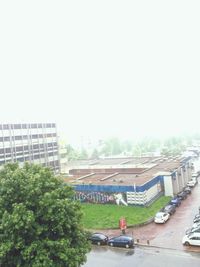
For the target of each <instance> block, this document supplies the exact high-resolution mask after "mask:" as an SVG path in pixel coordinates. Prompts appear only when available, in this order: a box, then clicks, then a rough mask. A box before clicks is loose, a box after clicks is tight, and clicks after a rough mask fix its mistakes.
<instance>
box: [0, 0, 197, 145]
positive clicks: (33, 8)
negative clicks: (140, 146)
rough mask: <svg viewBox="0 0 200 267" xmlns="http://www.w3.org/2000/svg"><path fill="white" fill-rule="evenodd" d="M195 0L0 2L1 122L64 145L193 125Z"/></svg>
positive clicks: (166, 131)
mask: <svg viewBox="0 0 200 267" xmlns="http://www.w3.org/2000/svg"><path fill="white" fill-rule="evenodd" d="M199 14H200V2H199V1H192V0H188V1H184V0H181V1H176V0H173V1H162V0H158V1H153V0H152V1H149V0H147V1H117V0H113V1H110V0H106V1H104V0H101V1H94V0H91V1H50V0H48V1H42V0H40V1H36V0H35V1H27V0H26V1H1V2H0V92H1V95H0V99H1V104H0V121H1V122H5V123H6V122H45V121H52V122H56V123H57V126H58V130H59V133H60V135H62V136H64V137H65V138H66V139H67V140H68V141H69V142H74V143H75V142H79V140H80V138H83V137H88V138H91V139H93V138H95V139H96V138H106V137H109V136H117V137H119V138H123V139H125V138H128V139H133V137H134V136H140V135H145V136H147V135H151V136H152V135H157V136H158V135H160V136H162V135H168V134H177V133H180V132H195V131H200V119H199V117H200V116H199V115H200V112H199V103H200V97H199V95H200V93H199V91H200V16H199Z"/></svg>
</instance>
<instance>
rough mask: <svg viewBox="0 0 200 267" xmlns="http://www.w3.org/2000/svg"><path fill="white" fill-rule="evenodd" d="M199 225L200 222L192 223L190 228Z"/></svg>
mask: <svg viewBox="0 0 200 267" xmlns="http://www.w3.org/2000/svg"><path fill="white" fill-rule="evenodd" d="M196 227H200V222H196V223H193V225H192V228H196Z"/></svg>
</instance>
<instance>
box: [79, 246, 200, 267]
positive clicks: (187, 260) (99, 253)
mask: <svg viewBox="0 0 200 267" xmlns="http://www.w3.org/2000/svg"><path fill="white" fill-rule="evenodd" d="M94 266H95V267H102V266H103V267H124V266H140V267H179V266H180V267H188V266H192V267H199V266H200V255H199V254H198V253H193V252H190V253H188V252H184V251H179V250H168V249H163V248H162V249H161V248H152V247H143V248H140V247H139V248H138V247H135V248H134V249H119V248H110V247H107V246H105V247H98V246H93V249H92V251H91V252H90V253H89V254H88V257H87V263H86V264H85V265H83V267H94Z"/></svg>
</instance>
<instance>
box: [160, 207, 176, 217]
mask: <svg viewBox="0 0 200 267" xmlns="http://www.w3.org/2000/svg"><path fill="white" fill-rule="evenodd" d="M175 211H176V206H175V205H167V206H166V207H164V209H163V212H167V213H169V214H170V215H172V214H174V212H175Z"/></svg>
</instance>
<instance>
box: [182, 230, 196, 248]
mask: <svg viewBox="0 0 200 267" xmlns="http://www.w3.org/2000/svg"><path fill="white" fill-rule="evenodd" d="M182 243H183V245H186V246H189V245H193V246H200V233H191V234H189V235H185V236H184V237H183V239H182Z"/></svg>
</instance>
